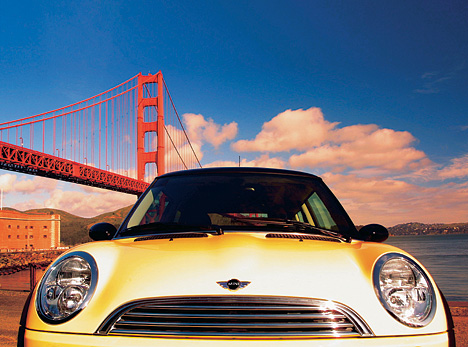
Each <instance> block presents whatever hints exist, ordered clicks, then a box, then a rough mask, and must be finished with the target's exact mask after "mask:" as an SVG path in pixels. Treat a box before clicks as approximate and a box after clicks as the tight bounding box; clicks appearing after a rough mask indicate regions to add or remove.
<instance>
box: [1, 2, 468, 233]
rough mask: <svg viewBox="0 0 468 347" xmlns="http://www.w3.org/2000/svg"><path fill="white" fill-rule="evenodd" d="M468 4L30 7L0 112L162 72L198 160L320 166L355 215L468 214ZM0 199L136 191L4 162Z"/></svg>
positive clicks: (77, 199)
mask: <svg viewBox="0 0 468 347" xmlns="http://www.w3.org/2000/svg"><path fill="white" fill-rule="evenodd" d="M467 18H468V3H467V2H466V1H455V0H445V1H433V0H428V1H412V0H406V1H391V2H390V1H370V0H369V1H365V0H356V1H333V0H332V1H313V0H310V1H305V0H304V1H291V0H288V1H276V0H268V1H263V0H257V1H243V0H241V1H184V0H182V1H157V0H153V1H86V0H84V1H79V2H78V1H76V2H73V1H46V0H44V1H40V2H39V1H29V0H25V1H22V2H19V3H17V2H7V3H5V4H3V5H2V11H1V12H0V122H5V121H9V120H14V119H19V118H22V117H27V116H32V115H35V114H39V113H42V112H46V111H50V110H53V109H56V108H60V107H62V106H66V105H69V104H72V103H75V102H77V101H80V100H83V99H86V98H88V97H91V96H93V95H96V94H99V93H101V92H103V91H105V90H108V89H110V88H112V87H114V86H116V85H118V84H120V83H121V82H123V81H125V80H127V79H129V78H131V77H133V76H135V75H136V74H138V73H140V72H141V73H143V74H148V73H156V72H158V71H161V72H162V73H163V75H164V79H165V81H166V84H167V86H168V88H169V90H170V93H171V95H172V98H173V100H174V103H175V105H176V108H177V111H178V113H179V114H180V115H182V118H183V119H184V123H185V126H186V128H187V131H188V133H189V137H190V139H191V140H192V141H193V142H194V143H195V145H196V146H197V148H198V154H199V156H200V157H201V158H202V159H201V163H202V165H203V166H204V167H208V166H230V165H231V166H232V165H234V166H237V165H238V162H239V157H240V161H241V165H245V166H267V167H281V168H287V169H293V170H300V171H306V172H310V173H313V174H317V175H319V176H320V177H322V178H323V180H324V181H325V182H326V183H327V184H328V185H329V186H330V187H331V189H332V191H333V192H334V193H335V195H336V196H337V197H338V199H339V200H340V201H341V203H342V204H343V206H344V207H345V209H346V210H347V211H348V213H349V214H350V216H351V218H352V219H353V221H354V222H355V223H356V224H368V223H380V224H383V225H385V226H393V225H396V224H399V223H406V222H423V223H453V222H468V141H467V138H468V21H467ZM0 187H1V188H2V189H3V200H2V204H3V206H9V207H13V208H17V209H19V210H27V209H30V208H42V207H50V208H58V209H62V210H65V211H67V212H70V213H74V214H77V215H80V216H84V217H91V216H96V215H98V214H100V213H104V212H108V211H111V210H115V209H117V208H120V207H123V206H126V205H130V204H132V203H134V202H135V197H133V196H131V195H126V194H121V193H116V192H110V191H105V190H100V189H96V188H90V187H84V186H78V185H73V184H69V183H65V182H60V181H52V180H50V179H45V178H40V177H34V176H27V175H22V174H16V173H14V172H10V171H4V170H0Z"/></svg>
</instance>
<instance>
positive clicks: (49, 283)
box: [36, 252, 97, 323]
mask: <svg viewBox="0 0 468 347" xmlns="http://www.w3.org/2000/svg"><path fill="white" fill-rule="evenodd" d="M96 283H97V266H96V262H95V261H94V259H93V257H92V256H90V255H89V254H88V253H84V252H73V253H69V254H67V255H65V256H63V257H61V258H59V259H57V260H56V261H55V263H54V264H53V265H52V266H51V267H50V268H49V270H47V272H46V274H45V275H44V277H43V279H42V282H41V284H40V286H39V289H38V291H37V300H36V309H37V311H38V313H39V316H40V317H41V318H42V320H44V321H46V322H48V323H62V322H64V321H66V320H68V319H71V318H72V317H73V316H75V315H76V314H77V313H78V312H80V311H81V310H82V309H83V308H85V307H86V305H87V304H88V302H89V300H90V299H91V297H92V295H93V293H94V289H95V287H96Z"/></svg>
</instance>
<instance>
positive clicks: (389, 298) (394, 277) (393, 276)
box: [373, 253, 435, 327]
mask: <svg viewBox="0 0 468 347" xmlns="http://www.w3.org/2000/svg"><path fill="white" fill-rule="evenodd" d="M373 277H374V288H375V292H376V294H377V296H378V297H379V299H380V302H381V303H382V305H383V306H384V307H385V308H386V309H387V311H388V312H389V313H390V314H391V315H392V316H394V317H395V318H396V319H397V320H399V321H400V322H402V323H403V324H405V325H407V326H411V327H422V326H426V325H427V324H429V322H430V321H431V320H432V318H433V316H434V313H435V297H434V289H433V287H432V284H431V282H430V281H429V278H428V276H427V275H426V273H425V272H424V270H423V269H422V268H421V267H420V266H419V265H418V264H416V263H415V262H414V261H413V260H412V259H410V258H409V257H407V256H405V255H403V254H398V253H390V254H385V255H384V256H382V257H381V258H380V259H379V260H378V261H377V263H376V265H375V268H374V275H373Z"/></svg>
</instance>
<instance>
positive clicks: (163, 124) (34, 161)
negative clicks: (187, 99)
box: [0, 72, 201, 195]
mask: <svg viewBox="0 0 468 347" xmlns="http://www.w3.org/2000/svg"><path fill="white" fill-rule="evenodd" d="M197 167H201V164H200V161H199V159H198V157H197V155H196V153H195V151H194V148H193V146H192V144H191V142H190V139H189V138H188V135H187V132H186V131H185V128H184V126H183V123H182V122H181V119H180V117H179V114H178V113H177V110H176V108H175V106H174V103H173V101H172V98H171V95H170V94H169V90H168V88H167V86H166V83H165V82H164V79H163V76H162V73H161V72H158V73H157V74H154V75H151V74H149V75H142V74H141V73H140V74H138V75H136V76H134V77H132V78H131V79H129V80H127V81H125V82H123V83H121V84H119V85H117V86H115V87H114V88H112V89H109V90H107V91H105V92H102V93H100V94H98V95H96V96H93V97H90V98H88V99H86V100H83V101H80V102H77V103H74V104H72V105H69V106H65V107H62V108H59V109H57V110H53V111H49V112H46V113H41V114H38V115H34V116H30V117H25V118H21V119H17V120H12V121H9V122H5V123H0V169H5V170H11V171H16V172H20V173H26V174H31V175H37V176H44V177H49V178H53V179H58V180H63V181H68V182H74V183H79V184H84V185H89V186H94V187H100V188H104V189H110V190H115V191H120V192H124V193H130V194H136V195H139V194H141V193H142V192H143V191H144V190H145V189H146V188H147V187H148V185H149V183H148V182H150V181H152V179H153V178H154V177H155V176H159V175H161V174H164V173H165V172H170V171H175V170H183V169H193V168H197Z"/></svg>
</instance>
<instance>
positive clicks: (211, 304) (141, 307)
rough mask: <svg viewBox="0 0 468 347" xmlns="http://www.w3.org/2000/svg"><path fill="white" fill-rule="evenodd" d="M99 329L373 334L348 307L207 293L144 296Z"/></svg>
mask: <svg viewBox="0 0 468 347" xmlns="http://www.w3.org/2000/svg"><path fill="white" fill-rule="evenodd" d="M97 333H99V334H111V335H127V334H131V335H142V336H143V335H144V336H150V335H153V336H161V335H167V336H182V335H183V336H197V337H200V336H206V337H210V336H214V337H216V336H218V337H232V338H243V337H244V338H251V337H255V336H258V337H262V338H266V337H268V338H283V337H304V338H313V337H323V336H331V337H350V336H353V337H358V336H362V335H366V336H367V335H370V334H371V333H372V332H371V331H370V329H369V328H368V327H367V325H366V324H365V323H364V322H363V321H362V320H360V318H359V316H357V315H356V314H355V313H354V312H353V311H352V310H351V309H349V308H347V307H346V306H344V305H341V304H337V303H331V302H328V301H324V300H318V299H307V298H290V297H258V296H210V297H196V298H192V297H174V298H160V299H148V300H141V301H137V302H133V303H130V304H128V305H125V306H123V307H121V308H120V309H118V310H116V311H115V312H114V313H113V314H112V315H110V316H109V317H108V319H107V320H106V321H105V322H104V323H103V324H102V325H101V327H100V328H99V329H98V331H97Z"/></svg>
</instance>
